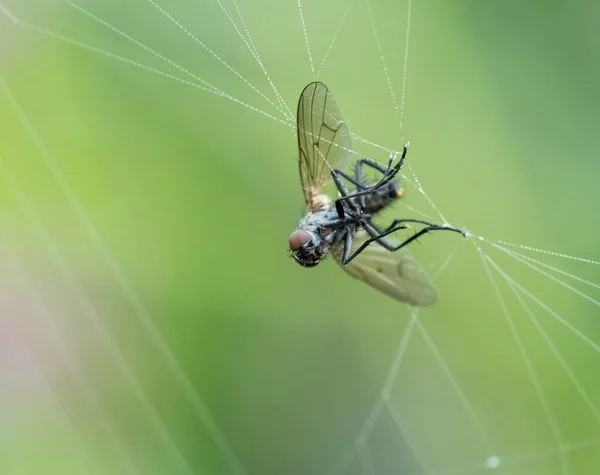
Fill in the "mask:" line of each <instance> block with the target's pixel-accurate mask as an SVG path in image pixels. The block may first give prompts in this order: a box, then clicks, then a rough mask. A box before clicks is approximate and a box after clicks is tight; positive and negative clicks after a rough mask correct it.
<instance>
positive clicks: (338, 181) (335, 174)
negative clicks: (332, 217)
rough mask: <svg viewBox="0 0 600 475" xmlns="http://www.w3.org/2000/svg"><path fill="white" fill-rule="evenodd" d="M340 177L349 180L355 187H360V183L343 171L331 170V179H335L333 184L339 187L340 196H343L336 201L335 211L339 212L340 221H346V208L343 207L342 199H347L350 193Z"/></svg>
mask: <svg viewBox="0 0 600 475" xmlns="http://www.w3.org/2000/svg"><path fill="white" fill-rule="evenodd" d="M340 176H341V177H342V178H345V179H346V180H348V181H349V182H350V183H352V184H353V185H355V186H358V183H357V182H356V181H355V180H354V179H353V178H352V177H350V176H349V175H347V174H346V173H344V172H343V171H341V170H331V178H333V182H334V183H335V186H336V187H337V189H338V191H339V192H340V195H342V197H341V198H338V199H337V200H335V210H336V211H337V213H338V216H339V217H340V219H344V218H345V217H346V212H345V211H344V206H343V205H342V199H345V197H346V196H348V195H349V194H350V192H349V191H348V188H346V185H344V183H342V180H341V179H340ZM350 203H351V202H350Z"/></svg>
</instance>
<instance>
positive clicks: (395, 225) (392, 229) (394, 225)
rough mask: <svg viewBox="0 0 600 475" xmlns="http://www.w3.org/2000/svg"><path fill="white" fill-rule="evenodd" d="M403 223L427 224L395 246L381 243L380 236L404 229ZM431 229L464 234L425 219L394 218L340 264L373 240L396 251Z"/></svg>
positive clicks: (456, 229) (349, 259)
mask: <svg viewBox="0 0 600 475" xmlns="http://www.w3.org/2000/svg"><path fill="white" fill-rule="evenodd" d="M404 223H422V224H427V225H428V226H427V227H425V228H423V229H421V230H420V231H419V232H417V233H415V234H414V235H412V236H411V237H409V238H408V239H406V240H405V241H403V242H402V243H400V244H398V245H397V246H390V245H389V243H387V245H385V244H383V242H381V241H380V240H381V238H384V237H385V236H387V235H389V234H392V233H395V232H396V231H399V230H400V229H406V225H405V224H404ZM431 231H453V232H455V233H459V234H462V235H463V236H465V232H464V231H462V230H461V229H458V228H454V227H451V226H440V225H437V224H431V223H428V222H427V221H421V220H419V219H396V220H394V222H393V223H392V225H391V226H389V227H388V228H387V229H386V230H385V231H383V232H382V233H381V234H380V235H379V236H375V237H371V239H367V240H366V241H365V242H364V243H362V244H361V246H360V247H359V248H358V249H357V250H356V251H354V253H353V254H352V255H351V256H350V257H349V258H348V259H347V260H345V261H342V264H347V263H348V262H350V261H351V260H352V259H354V258H355V257H356V256H358V255H359V254H360V253H361V252H362V251H364V250H365V249H366V248H367V246H368V245H369V244H371V243H372V242H375V241H377V242H381V244H382V245H383V246H384V247H385V248H386V249H388V250H389V251H397V250H399V249H401V248H403V247H404V246H406V245H407V244H410V243H411V242H413V241H414V240H415V239H418V238H419V237H421V236H422V235H423V234H426V233H428V232H431ZM369 234H370V233H369Z"/></svg>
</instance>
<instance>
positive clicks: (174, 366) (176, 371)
mask: <svg viewBox="0 0 600 475" xmlns="http://www.w3.org/2000/svg"><path fill="white" fill-rule="evenodd" d="M0 89H2V90H3V92H4V94H5V95H6V97H7V98H8V99H9V102H10V103H11V105H12V106H13V108H14V110H15V113H16V114H17V116H18V118H19V121H20V122H21V124H22V125H23V128H24V129H25V130H26V131H27V133H28V135H29V136H30V138H31V140H32V142H33V143H34V145H35V146H36V148H37V149H38V151H39V153H40V155H41V157H42V158H43V160H44V163H45V165H46V166H47V167H48V169H49V170H50V171H51V173H52V175H53V177H54V179H55V181H56V182H57V184H58V185H59V187H60V188H61V190H62V191H63V193H64V195H65V197H66V198H67V200H68V201H69V204H70V205H71V207H72V208H73V210H74V211H75V214H76V215H77V217H78V219H79V220H80V222H81V223H82V225H83V226H84V228H85V229H86V231H87V233H88V234H89V236H90V237H91V239H92V242H93V243H94V245H95V247H96V249H97V251H98V252H99V254H100V255H101V256H102V257H103V259H104V261H105V262H106V264H107V265H108V267H109V268H110V269H111V271H112V272H113V275H114V277H115V279H116V281H117V283H118V284H119V286H120V287H121V290H122V292H123V293H124V295H125V296H126V297H127V298H128V300H129V302H130V304H131V306H132V308H133V309H134V310H135V315H136V316H137V317H138V321H139V322H140V323H141V324H142V327H143V328H144V329H145V331H146V332H147V333H148V335H149V336H150V337H151V338H152V341H153V343H154V345H155V346H156V348H157V349H158V350H159V351H160V353H161V354H162V356H163V358H164V360H165V362H166V363H167V366H168V367H169V369H170V371H171V372H172V374H173V375H174V377H175V379H176V381H177V383H178V384H179V385H180V387H181V388H182V390H183V392H184V394H185V395H186V397H187V399H188V401H189V402H190V403H191V404H192V406H193V408H194V410H195V412H196V415H197V416H198V418H199V419H200V421H201V422H202V423H203V425H204V426H205V427H206V428H207V430H208V431H209V433H210V434H211V436H212V438H213V440H214V441H215V443H216V445H217V446H218V448H219V450H220V451H221V453H222V454H223V455H224V457H225V458H226V460H227V461H228V463H229V464H230V466H231V468H232V470H233V472H234V473H236V474H237V475H245V474H246V471H245V470H244V468H243V466H242V464H241V463H240V462H239V460H238V459H237V457H236V456H235V454H234V452H233V450H232V448H231V446H230V445H229V442H228V441H227V439H226V437H225V436H224V434H223V433H222V432H221V431H220V429H219V428H218V426H217V424H216V422H215V420H214V419H213V417H212V415H211V414H210V411H209V410H208V407H207V406H206V405H205V404H204V402H203V401H202V399H201V398H200V396H199V395H198V393H197V392H196V390H195V389H194V387H193V385H192V383H191V382H190V380H189V378H188V377H187V375H186V374H185V373H184V371H183V369H182V368H181V366H180V365H179V363H178V362H177V360H176V359H175V355H174V354H173V352H172V350H171V348H170V346H169V345H168V343H167V342H166V340H165V339H164V338H163V336H162V335H161V333H160V332H159V331H158V328H157V327H156V325H155V324H154V323H153V320H152V318H151V317H150V315H149V313H148V312H147V310H146V309H145V307H144V306H143V305H142V303H141V301H140V300H139V298H138V297H137V295H136V294H135V293H134V291H133V289H132V288H131V286H130V284H129V281H128V280H127V279H126V278H125V275H124V273H123V271H122V270H121V267H120V266H119V265H118V263H117V261H116V260H115V258H114V257H113V255H112V254H111V253H110V252H109V250H108V248H107V247H106V245H105V243H104V241H103V240H102V238H101V237H100V235H99V234H98V232H97V231H96V228H95V227H94V225H93V224H92V221H91V219H90V218H89V216H88V215H87V213H86V212H85V211H84V209H83V207H82V205H81V203H80V202H79V200H78V198H77V197H76V196H75V194H74V193H73V191H72V190H71V188H70V187H69V185H68V184H67V182H66V179H65V178H64V176H63V174H62V171H61V170H60V168H59V167H58V165H57V163H56V161H55V160H54V158H53V157H52V156H51V155H50V153H49V152H48V151H47V149H46V147H45V145H44V144H43V142H42V141H41V139H40V137H39V135H38V134H37V132H36V131H35V129H34V128H33V126H32V124H31V123H30V122H29V120H28V119H27V117H26V116H25V114H24V111H23V110H22V108H21V107H20V105H19V104H18V103H17V102H16V99H15V98H14V96H13V95H12V93H11V92H10V90H9V89H8V86H7V85H6V83H5V82H4V80H3V79H2V78H1V77H0ZM8 173H9V172H8V170H7V169H6V168H5V169H4V174H5V176H7V174H8ZM10 181H11V182H12V185H11V186H12V188H13V190H14V191H15V193H16V195H17V196H18V197H19V200H20V202H21V205H22V207H23V208H24V211H26V213H27V214H28V216H29V217H30V219H31V221H32V224H34V225H35V226H36V228H37V230H38V232H39V233H40V235H41V236H43V239H44V241H45V243H46V245H47V246H48V247H49V250H50V251H51V253H52V255H53V256H54V259H55V262H56V264H57V266H59V268H61V270H62V272H63V275H64V278H65V281H66V282H67V284H68V285H69V288H70V289H71V291H72V293H73V295H75V296H76V297H77V299H78V302H79V303H80V305H81V307H82V309H84V310H85V313H86V315H87V316H88V317H89V318H90V320H91V323H92V324H93V325H94V328H95V330H96V332H97V333H98V334H99V335H100V336H101V337H102V339H103V340H104V343H105V344H106V345H107V347H108V348H109V349H110V351H111V354H112V356H113V358H114V359H115V362H116V363H117V366H118V367H119V368H120V369H121V371H122V372H123V374H124V376H125V377H126V380H127V381H128V383H129V385H130V387H131V389H132V391H133V392H134V393H135V395H136V396H137V398H138V399H139V401H140V403H141V404H142V406H143V407H144V409H145V410H146V411H147V413H148V415H149V419H150V420H151V422H152V423H153V425H154V426H155V429H156V431H157V433H158V435H159V436H160V438H161V439H162V441H163V442H164V444H165V445H166V446H167V447H168V449H169V451H170V452H171V453H172V455H173V456H174V458H175V459H176V461H177V464H178V466H179V467H180V468H181V469H182V471H183V473H188V472H189V473H192V471H191V469H190V468H189V467H188V466H187V463H186V462H185V460H184V459H183V456H182V455H181V452H180V451H179V449H178V448H177V446H176V445H175V444H174V442H173V440H172V439H171V437H170V436H169V435H168V433H167V431H166V429H164V424H163V423H162V421H161V419H160V417H159V416H158V414H157V413H156V411H155V409H154V408H153V406H152V405H151V404H150V402H149V401H148V399H147V397H146V396H145V394H144V392H143V390H142V389H141V387H140V385H139V383H138V382H137V379H136V378H135V376H134V374H133V372H132V371H131V369H130V367H129V366H128V365H127V363H126V362H125V360H124V358H123V356H122V354H121V352H120V350H119V349H118V347H117V346H116V345H115V343H114V341H113V340H112V339H111V338H110V336H109V335H108V334H107V333H106V332H105V330H104V327H103V326H102V324H101V323H100V321H99V319H98V316H97V314H96V311H95V309H94V307H93V304H92V303H91V301H90V300H89V297H87V295H86V294H85V292H84V291H83V290H82V289H80V287H79V286H78V285H77V284H76V283H75V280H74V278H73V276H72V275H71V273H70V271H69V270H68V268H67V266H66V262H65V261H64V258H62V256H61V254H60V251H58V249H57V248H56V247H55V246H54V245H52V241H51V238H50V237H49V235H48V234H47V232H46V231H45V229H44V227H43V225H42V224H41V222H40V221H39V219H38V218H37V216H36V215H35V214H34V212H33V208H32V207H31V205H29V204H28V201H27V198H26V196H25V195H24V194H23V193H22V192H19V187H18V185H17V184H16V182H14V180H12V179H11V180H10Z"/></svg>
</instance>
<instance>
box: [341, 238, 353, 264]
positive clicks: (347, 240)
mask: <svg viewBox="0 0 600 475" xmlns="http://www.w3.org/2000/svg"><path fill="white" fill-rule="evenodd" d="M350 251H352V234H351V233H349V232H346V235H345V236H344V252H343V254H342V262H347V261H348V257H349V256H350Z"/></svg>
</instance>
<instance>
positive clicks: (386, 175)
mask: <svg viewBox="0 0 600 475" xmlns="http://www.w3.org/2000/svg"><path fill="white" fill-rule="evenodd" d="M407 150H408V144H405V145H404V150H403V152H402V156H401V157H400V160H398V163H396V165H394V166H393V167H391V161H390V164H388V167H387V168H384V167H382V166H381V165H379V164H377V163H375V162H373V161H371V160H368V159H362V160H359V161H358V162H357V168H358V164H359V163H360V162H363V163H364V164H365V165H368V166H371V167H372V168H374V169H375V170H377V171H379V172H381V173H382V174H383V177H381V179H380V180H379V181H378V182H377V183H375V184H374V185H373V186H370V187H367V186H366V185H365V184H364V182H362V181H361V180H362V177H360V179H357V180H352V181H353V182H354V183H355V184H356V186H357V188H362V191H356V192H355V193H349V192H348V190H347V189H346V193H345V194H344V193H342V197H341V198H338V199H339V200H345V201H347V200H349V199H350V198H357V197H359V196H364V195H368V194H370V193H377V189H378V188H380V187H381V186H383V185H385V184H386V183H388V182H389V181H390V180H392V179H393V178H394V177H395V176H396V175H397V174H398V172H399V171H400V169H401V168H402V164H403V163H404V158H405V157H406V152H407ZM332 173H333V172H332ZM358 173H359V174H360V175H362V165H361V169H360V170H359V171H358ZM334 180H335V178H334ZM362 204H363V206H364V201H363V202H362Z"/></svg>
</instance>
